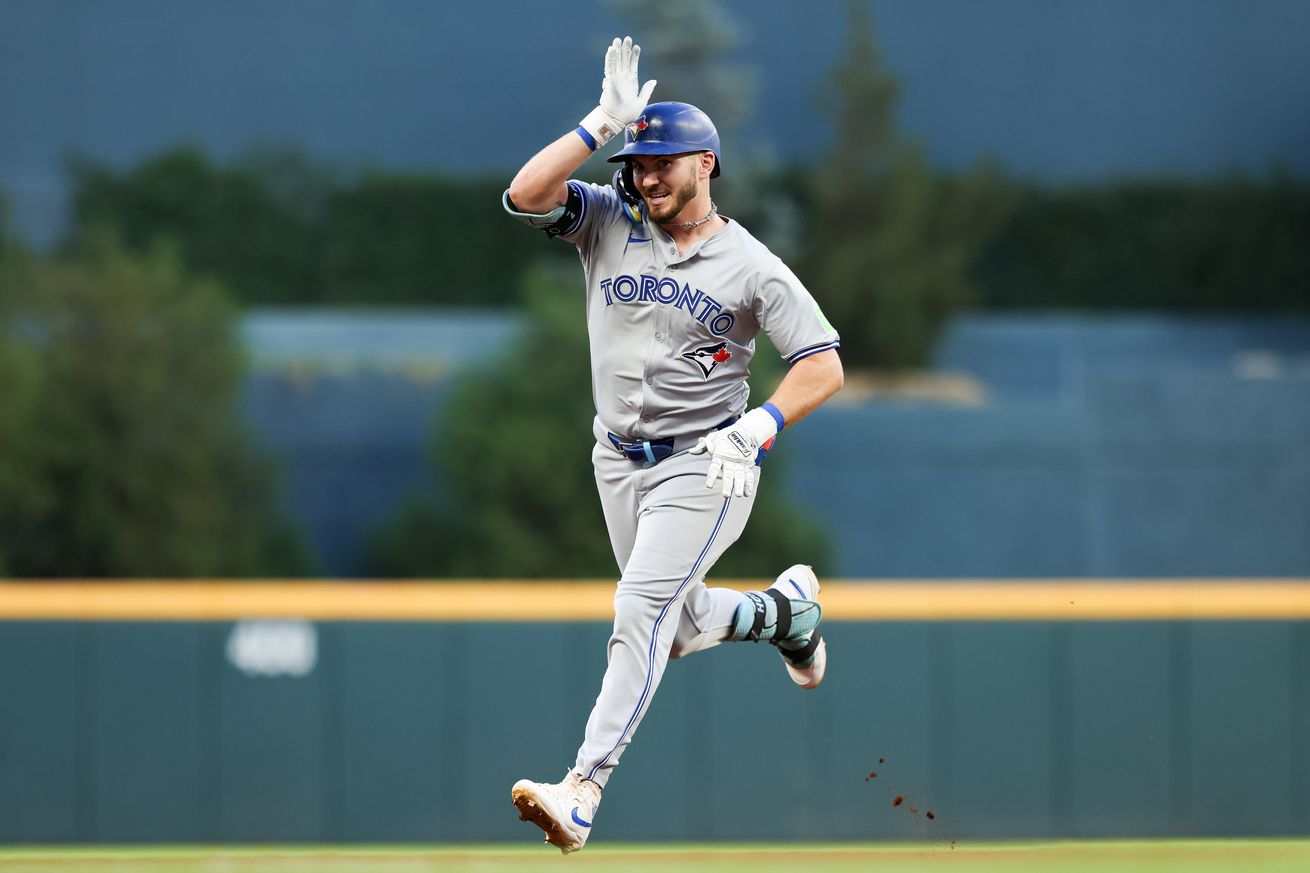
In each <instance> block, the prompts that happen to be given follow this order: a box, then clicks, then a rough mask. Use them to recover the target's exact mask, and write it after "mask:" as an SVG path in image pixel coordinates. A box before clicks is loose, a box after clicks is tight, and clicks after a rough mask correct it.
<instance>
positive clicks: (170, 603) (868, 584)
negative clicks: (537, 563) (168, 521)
mask: <svg viewBox="0 0 1310 873" xmlns="http://www.w3.org/2000/svg"><path fill="white" fill-rule="evenodd" d="M714 584H716V585H728V586H730V587H733V588H737V589H740V590H744V589H747V588H751V587H760V585H761V582H759V581H754V582H727V583H724V582H717V581H716V582H715V583H714ZM821 600H822V602H823V610H824V619H825V620H827V621H1206V620H1270V621H1279V620H1282V621H1295V620H1302V619H1308V618H1310V580H1306V579H1272V580H1271V579H1211V580H1196V579H1191V580H1088V579H1076V580H1059V579H1049V580H1025V581H998V580H963V581H940V582H939V581H925V580H896V581H851V580H845V581H825V582H824V585H823V593H822V596H821ZM613 602H614V583H613V582H567V581H565V582H537V581H487V580H479V579H474V580H462V581H442V582H360V581H352V582H340V583H336V582H277V581H267V582H186V581H168V580H160V581H142V582H97V581H62V582H27V581H23V582H5V583H0V621H231V620H237V619H242V618H261V617H264V618H272V617H296V618H305V619H313V620H319V621H498V622H499V621H532V622H538V621H609V620H610V619H611V618H612V617H613Z"/></svg>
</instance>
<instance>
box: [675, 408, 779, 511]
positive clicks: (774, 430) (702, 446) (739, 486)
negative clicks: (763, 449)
mask: <svg viewBox="0 0 1310 873" xmlns="http://www.w3.org/2000/svg"><path fill="white" fill-rule="evenodd" d="M777 434H778V423H777V421H775V420H774V418H773V416H772V415H770V414H769V413H768V412H767V411H766V410H764V409H752V410H751V411H750V412H748V413H746V414H745V415H743V416H742V417H741V418H739V419H737V421H736V423H735V424H733V425H732V426H731V427H727V428H724V429H723V430H712V431H710V432H709V433H708V434H706V435H705V436H703V437H701V438H700V439H699V440H697V441H696V447H695V448H694V449H692V450H691V454H693V455H700V454H704V453H707V452H708V453H709V456H710V469H709V472H708V473H707V474H706V475H705V487H706V488H713V487H714V482H715V480H716V479H718V478H719V477H720V476H722V477H723V496H724V497H731V496H733V495H734V494H735V495H736V496H738V497H750V496H751V495H752V494H754V493H755V481H756V480H755V456H756V454H758V453H759V450H760V446H762V445H764V444H765V443H767V442H768V441H769V440H771V439H773V438H774V437H775V436H777Z"/></svg>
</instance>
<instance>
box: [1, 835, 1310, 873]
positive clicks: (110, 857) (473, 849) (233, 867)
mask: <svg viewBox="0 0 1310 873" xmlns="http://www.w3.org/2000/svg"><path fill="white" fill-rule="evenodd" d="M563 865H568V866H569V867H582V868H586V869H588V870H609V871H614V873H656V871H659V873H667V871H669V870H677V871H679V873H720V871H725V870H727V871H758V870H760V869H778V868H779V866H782V867H784V868H797V867H799V868H802V869H804V870H806V871H813V873H856V871H860V873H863V871H877V873H919V871H936V870H956V871H969V873H1000V871H1014V870H1019V871H1049V873H1090V871H1101V870H1107V871H1108V870H1114V871H1134V870H1143V871H1146V870H1149V871H1179V873H1181V871H1188V873H1219V871H1225V873H1226V871H1234V873H1235V871H1271V873H1272V871H1280V873H1281V871H1288V873H1291V871H1302V870H1306V869H1310V866H1308V865H1310V840H1189V841H1127V842H1118V841H1090V842H1052V843H1004V844H999V843H998V844H987V843H981V844H973V843H950V844H941V843H933V844H923V845H918V844H915V845H910V844H904V843H901V844H880V845H856V844H848V845H843V844H836V845H832V844H828V845H814V846H809V845H801V844H790V845H781V846H759V845H756V846H750V845H685V846H623V845H619V846H603V847H602V846H597V847H589V848H587V849H586V850H584V851H583V852H582V853H580V854H577V855H573V856H570V857H569V858H567V859H564V858H561V857H560V856H559V855H558V854H557V853H556V852H555V851H554V850H553V849H549V848H546V847H542V846H532V847H521V846H515V847H505V846H470V847H449V848H437V847H426V846H405V847H385V848H337V847H312V848H272V847H231V848H227V847H197V848H190V847H181V848H175V847H159V848H150V847H141V848H138V847H103V848H85V849H41V848H32V849H15V850H6V851H0V869H3V870H5V871H6V873H16V871H28V870H31V871H40V870H51V869H72V870H78V871H80V873H101V871H127V870H145V871H150V873H212V871H228V873H307V871H310V870H329V871H336V873H356V871H359V873H363V871H379V873H419V871H422V873H427V871H442V873H465V871H469V873H472V871H478V873H496V871H510V873H536V871H558V870H561V869H563Z"/></svg>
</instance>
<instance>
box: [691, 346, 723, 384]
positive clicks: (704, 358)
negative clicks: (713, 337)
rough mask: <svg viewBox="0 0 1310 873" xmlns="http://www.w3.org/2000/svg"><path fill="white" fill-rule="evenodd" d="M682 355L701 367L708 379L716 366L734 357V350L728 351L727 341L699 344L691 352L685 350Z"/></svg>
mask: <svg viewBox="0 0 1310 873" xmlns="http://www.w3.org/2000/svg"><path fill="white" fill-rule="evenodd" d="M682 356H683V357H684V358H686V359H688V360H689V361H691V362H692V363H694V364H695V365H696V366H698V367H700V370H701V372H702V373H704V374H705V378H706V379H708V378H709V377H710V373H713V372H714V368H715V367H717V366H718V365H719V364H722V363H723V362H724V361H726V360H728V359H729V358H731V357H732V352H730V351H728V343H727V342H726V341H725V342H721V343H714V344H713V345H708V346H699V347H697V348H694V349H692V350H691V351H689V352H683V353H682Z"/></svg>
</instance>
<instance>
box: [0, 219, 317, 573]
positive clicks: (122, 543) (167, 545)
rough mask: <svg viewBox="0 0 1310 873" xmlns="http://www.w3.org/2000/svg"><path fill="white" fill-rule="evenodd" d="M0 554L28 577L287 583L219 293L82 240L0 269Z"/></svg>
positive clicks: (265, 474)
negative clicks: (2, 394)
mask: <svg viewBox="0 0 1310 873" xmlns="http://www.w3.org/2000/svg"><path fill="white" fill-rule="evenodd" d="M0 301H2V303H0V338H3V342H0V384H4V385H5V387H6V399H5V402H4V403H3V404H0V553H3V554H4V556H5V560H6V564H7V567H6V569H7V571H8V572H10V573H14V574H17V575H22V576H30V577H50V576H60V577H113V576H141V577H176V576H252V575H297V574H301V573H304V572H306V571H307V570H308V569H309V566H308V561H307V559H306V557H305V552H304V551H303V548H302V547H301V546H300V545H299V540H298V539H297V538H296V536H295V535H294V534H293V533H292V532H291V530H290V528H289V527H288V525H287V524H286V523H285V522H284V521H283V520H282V518H281V516H280V514H279V511H278V504H277V493H276V488H275V479H274V476H273V473H274V471H273V469H272V468H271V467H270V465H269V464H268V463H266V462H265V461H263V460H261V459H260V458H259V456H258V455H257V454H256V452H255V450H254V447H253V445H252V443H251V440H250V438H249V437H248V435H247V434H246V433H245V431H244V430H243V428H242V425H241V424H240V419H239V415H238V411H237V406H236V401H237V391H238V388H239V385H240V382H241V376H242V370H243V365H242V359H241V352H240V348H239V346H238V344H237V340H236V336H235V325H234V320H233V313H232V310H231V308H230V306H229V304H228V303H227V301H226V299H225V297H224V295H223V294H222V293H221V291H220V290H219V289H218V287H217V286H215V285H213V284H211V283H208V282H202V281H196V280H194V279H191V278H189V277H187V276H186V275H185V274H183V273H182V271H181V270H180V268H179V266H178V262H177V259H176V257H174V256H172V255H170V254H168V253H166V252H162V251H160V252H156V253H155V254H153V255H151V256H150V257H148V258H145V259H136V258H133V257H131V256H129V255H128V254H126V253H125V252H124V251H123V250H122V249H121V248H120V247H119V246H118V245H117V244H116V243H115V242H113V241H112V240H111V239H110V238H108V237H106V236H91V237H88V238H87V240H86V242H85V247H84V248H83V249H82V250H81V251H79V252H78V254H77V256H76V257H75V258H71V259H68V260H63V261H49V262H47V261H41V260H36V259H31V258H22V259H9V260H7V261H6V262H5V263H4V264H3V265H2V266H0Z"/></svg>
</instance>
